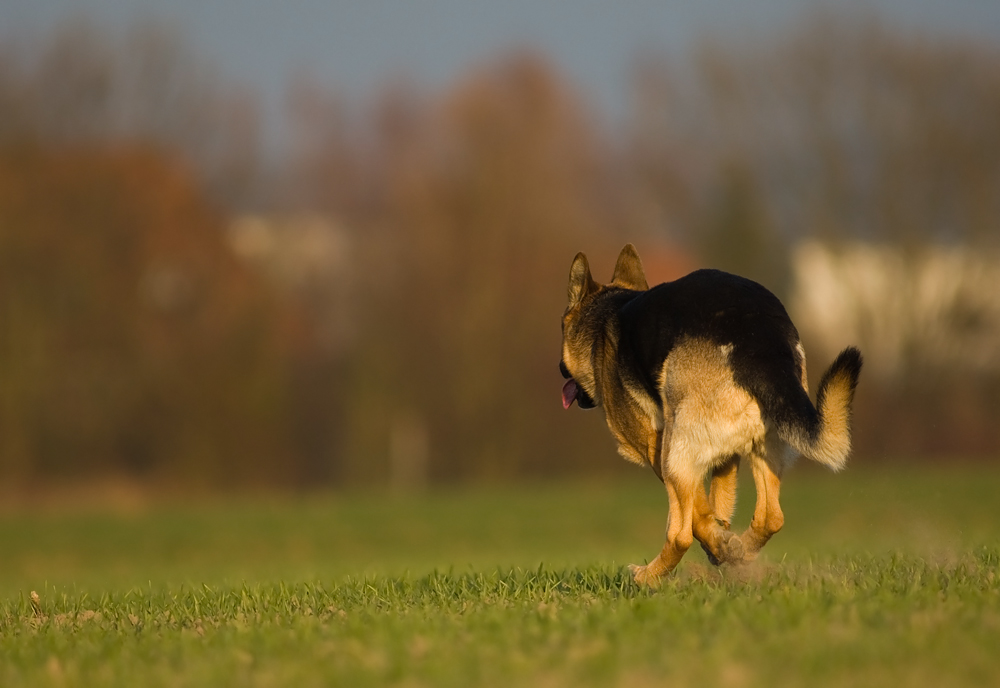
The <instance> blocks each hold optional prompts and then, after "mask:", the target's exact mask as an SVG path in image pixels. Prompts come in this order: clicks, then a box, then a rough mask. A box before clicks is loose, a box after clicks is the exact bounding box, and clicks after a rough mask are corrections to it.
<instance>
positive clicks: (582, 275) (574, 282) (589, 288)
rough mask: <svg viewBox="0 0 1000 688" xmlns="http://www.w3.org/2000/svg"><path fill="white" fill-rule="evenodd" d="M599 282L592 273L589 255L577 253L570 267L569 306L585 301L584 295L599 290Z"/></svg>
mask: <svg viewBox="0 0 1000 688" xmlns="http://www.w3.org/2000/svg"><path fill="white" fill-rule="evenodd" d="M597 289H598V286H597V282H595V281H594V278H593V277H591V275H590V263H588V262H587V256H585V255H583V254H582V253H577V254H576V258H574V259H573V266H572V267H571V268H570V269H569V290H568V294H569V307H570V308H572V307H573V306H575V305H577V304H578V303H580V302H581V301H583V299H584V297H586V296H587V295H588V294H592V293H593V292H595V291H597Z"/></svg>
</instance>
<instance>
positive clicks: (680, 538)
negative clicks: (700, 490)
mask: <svg viewBox="0 0 1000 688" xmlns="http://www.w3.org/2000/svg"><path fill="white" fill-rule="evenodd" d="M664 477H665V480H664V483H665V484H666V487H667V497H668V498H669V499H670V516H669V520H668V521H667V542H666V544H665V545H663V549H662V550H660V553H659V554H658V555H656V558H655V559H653V561H651V562H649V563H648V564H646V565H645V566H638V565H636V564H632V565H631V566H629V570H630V571H631V572H632V578H633V579H635V582H636V583H639V584H640V585H649V586H656V585H659V582H660V580H661V579H662V578H663V577H664V576H666V575H667V574H668V573H670V572H671V571H673V570H674V568H676V567H677V564H678V563H680V560H681V558H682V557H683V556H684V553H685V552H687V551H688V548H690V547H691V543H693V542H694V533H693V526H692V520H693V519H692V517H693V514H694V504H695V498H696V494H697V481H693V480H689V479H687V480H685V479H678V478H677V477H674V476H670V475H667V476H664Z"/></svg>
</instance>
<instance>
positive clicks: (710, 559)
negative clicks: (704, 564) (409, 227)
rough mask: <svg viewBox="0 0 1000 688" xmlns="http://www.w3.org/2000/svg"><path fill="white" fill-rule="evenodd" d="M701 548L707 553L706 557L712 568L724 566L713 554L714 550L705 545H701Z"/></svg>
mask: <svg viewBox="0 0 1000 688" xmlns="http://www.w3.org/2000/svg"><path fill="white" fill-rule="evenodd" d="M701 548H702V549H703V550H704V551H705V556H707V557H708V563H709V564H711V565H712V566H722V564H723V563H724V562H723V561H722V560H721V559H719V558H718V557H716V556H715V555H714V554H712V550H710V549H709V548H708V547H706V546H705V543H704V542H703V543H701Z"/></svg>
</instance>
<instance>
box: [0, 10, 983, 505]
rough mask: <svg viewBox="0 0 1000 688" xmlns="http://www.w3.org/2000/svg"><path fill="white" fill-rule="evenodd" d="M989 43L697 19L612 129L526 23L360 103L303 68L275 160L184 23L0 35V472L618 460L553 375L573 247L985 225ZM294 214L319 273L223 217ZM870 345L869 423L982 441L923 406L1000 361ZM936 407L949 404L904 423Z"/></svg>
mask: <svg viewBox="0 0 1000 688" xmlns="http://www.w3.org/2000/svg"><path fill="white" fill-rule="evenodd" d="M824 27H826V29H824ZM997 65H1000V58H998V57H997V54H996V52H995V51H991V50H990V49H987V48H984V47H976V46H972V47H970V46H965V45H963V44H958V43H955V42H947V41H944V42H941V43H934V42H927V41H919V40H915V39H913V40H911V39H907V38H905V37H900V36H897V35H894V34H892V33H891V32H888V31H886V30H885V29H884V28H882V27H881V26H879V25H878V24H877V23H874V24H873V23H864V22H862V23H854V24H852V23H850V22H848V23H846V24H836V23H834V24H829V25H826V24H822V23H820V24H819V25H817V24H815V23H814V24H812V25H806V26H805V27H803V28H801V29H799V30H797V31H796V32H792V33H791V34H789V36H787V37H786V39H785V40H782V41H778V42H776V43H775V44H774V45H768V46H761V45H753V46H749V47H746V48H743V49H735V48H722V47H720V46H719V45H712V44H708V43H705V44H703V45H702V47H701V48H699V50H698V51H696V53H695V54H693V55H692V56H691V60H690V61H689V62H688V63H686V64H685V67H684V68H678V67H677V66H676V64H674V63H672V62H671V61H669V60H661V59H659V58H656V57H655V56H646V58H644V59H643V60H640V61H639V62H637V68H636V72H635V74H636V80H635V94H636V97H635V104H634V107H633V110H632V112H631V113H630V122H631V123H630V125H629V127H628V128H627V129H625V131H619V132H618V133H617V135H615V136H611V135H609V134H608V132H607V130H606V129H605V128H603V127H602V125H601V122H599V121H597V120H596V119H595V118H594V114H593V111H592V110H590V109H589V108H588V107H587V105H586V103H585V102H584V101H583V99H582V98H581V97H580V96H579V95H578V94H577V93H575V92H574V91H573V89H572V88H571V87H570V86H569V85H568V84H567V83H566V82H565V81H564V80H563V79H561V78H560V76H559V74H558V73H557V71H556V70H554V69H553V68H552V66H551V65H550V64H549V63H548V62H547V61H546V60H545V59H544V58H542V57H540V56H538V55H535V54H531V53H519V54H514V55H509V56H506V57H503V58H500V59H497V60H495V61H492V62H490V63H487V64H484V65H481V66H479V67H477V68H474V69H472V70H471V71H469V72H468V73H467V74H466V75H465V76H464V77H463V78H462V79H460V80H458V82H457V83H455V84H453V85H451V87H449V88H448V89H446V90H444V91H443V92H441V93H438V94H436V95H430V94H428V93H425V92H420V91H416V90H414V89H413V88H412V87H411V86H409V85H408V84H407V83H405V82H399V83H397V84H396V85H395V86H392V87H390V88H387V89H385V90H384V91H383V92H381V93H380V94H379V95H378V96H377V97H375V98H373V99H371V100H369V101H365V102H347V101H344V100H343V99H340V98H338V97H337V95H336V91H335V90H333V89H330V88H328V87H325V86H322V85H320V82H312V81H309V80H308V79H301V80H299V81H298V82H297V83H296V84H295V86H294V87H293V88H292V89H291V92H290V96H289V103H290V112H291V113H292V114H291V117H290V119H289V122H290V124H289V127H290V131H291V132H292V134H291V136H290V138H291V139H292V140H293V141H294V144H293V145H292V146H291V147H290V149H289V150H288V151H286V153H287V155H286V157H285V158H284V159H283V160H282V161H281V162H280V163H272V164H271V165H270V166H266V165H262V164H261V163H260V160H261V156H260V155H259V150H258V145H257V143H258V142H257V135H256V129H255V117H254V116H253V108H252V107H251V106H250V105H249V103H250V102H251V100H250V99H248V96H247V95H246V92H245V91H243V90H241V89H239V88H236V87H233V86H232V85H231V84H229V83H227V82H226V81H225V80H223V79H221V78H220V77H218V76H216V75H213V72H212V70H211V69H206V68H205V66H204V65H203V64H200V63H198V61H197V59H196V58H195V57H192V52H191V51H189V50H188V49H186V47H185V46H184V44H183V42H182V41H179V39H178V38H177V37H176V36H172V35H171V34H169V33H164V32H163V31H161V30H158V29H156V28H155V27H144V28H141V29H138V30H136V31H133V32H132V33H130V34H128V35H126V36H123V37H119V38H117V39H115V40H110V39H109V38H108V36H106V35H104V34H102V33H101V32H100V31H97V30H95V29H93V28H88V27H86V26H84V27H80V26H76V27H70V28H68V29H66V30H64V31H62V32H61V33H59V34H57V35H55V36H53V37H52V38H51V41H50V43H49V44H47V45H46V46H42V47H41V48H40V49H39V50H37V51H36V52H35V53H34V54H19V53H17V51H13V50H9V51H0V479H2V480H3V481H4V483H5V485H7V486H8V488H10V489H17V488H18V487H19V486H25V485H32V484H39V483H46V482H50V481H64V482H74V481H84V480H90V479H94V478H100V477H103V476H127V477H129V478H131V479H135V480H139V481H145V482H148V483H150V484H157V485H168V486H174V487H178V488H184V489H188V488H192V487H195V488H206V489H215V488H228V487H248V486H253V487H262V486H266V487H272V486H279V487H292V486H294V487H314V486H323V485H358V484H361V485H391V486H393V487H397V488H400V489H412V488H415V487H419V486H421V485H424V484H427V483H429V482H454V481H469V480H473V481H491V480H511V479H515V478H520V477H524V476H548V475H580V474H591V475H593V474H603V473H606V472H608V471H614V470H625V469H623V468H622V467H621V464H620V462H617V461H616V459H615V457H614V451H613V447H612V444H611V441H610V440H609V439H608V438H607V436H606V435H607V433H606V432H605V431H604V429H603V427H602V422H601V419H600V418H599V414H584V413H578V412H573V413H566V412H564V411H563V410H562V408H561V405H560V403H559V388H560V385H561V378H560V377H559V375H558V368H557V364H558V360H559V342H560V332H559V324H558V323H559V316H560V314H561V313H562V311H563V308H564V307H565V304H564V300H565V289H566V278H567V271H568V268H569V263H570V261H571V259H572V257H573V255H574V254H575V253H576V252H577V251H579V250H585V251H587V252H588V255H590V256H591V257H592V263H593V265H594V267H595V276H596V277H597V278H598V279H601V278H604V279H607V278H608V277H609V276H610V271H611V261H612V260H613V257H614V256H615V255H616V254H617V251H618V249H619V248H620V247H621V245H622V244H623V243H625V242H626V241H632V242H634V243H636V244H637V246H638V247H639V251H640V254H641V255H642V257H643V260H644V262H645V264H646V268H647V275H648V277H649V279H650V281H651V282H653V283H655V282H659V281H663V280H667V279H673V278H675V277H677V276H679V275H680V274H683V273H684V272H686V271H688V270H690V269H693V268H694V267H698V266H699V265H700V264H711V265H713V266H716V267H722V268H724V269H729V270H733V271H737V272H740V273H742V274H745V275H748V276H750V277H753V278H755V279H757V280H759V281H761V282H762V283H763V284H765V286H768V287H770V288H771V289H773V290H774V291H776V292H777V293H778V294H779V295H781V296H782V297H788V296H789V290H790V289H791V281H790V280H791V277H790V276H791V274H792V270H791V268H790V263H789V259H790V255H791V254H792V251H791V249H792V247H793V246H794V245H795V244H796V243H797V242H799V241H800V240H801V239H803V238H816V239H820V240H822V241H825V242H827V243H830V244H832V245H836V243H837V242H838V241H841V240H843V239H844V238H850V239H852V240H855V241H868V242H881V243H883V244H886V243H890V242H891V243H893V244H894V245H901V246H904V247H907V250H910V251H911V252H912V251H914V250H915V248H914V247H915V246H918V245H926V244H930V243H935V242H936V243H949V242H950V243H951V244H954V245H958V244H964V245H969V246H975V247H977V249H976V250H978V251H981V252H982V254H983V255H986V256H988V255H992V254H991V252H995V251H996V250H997V239H996V238H997V237H998V236H1000V228H998V224H997V222H998V220H997V218H998V217H1000V208H998V206H997V203H998V199H1000V195H997V194H995V193H990V190H991V189H992V190H995V189H996V188H998V186H997V185H998V183H1000V138H998V136H1000V134H998V131H1000V130H998V129H997V128H996V126H995V122H996V121H1000V97H998V94H1000V80H998V78H997V76H996V75H997V74H1000V70H998V69H997ZM685 70H686V71H685ZM303 215H308V216H309V217H313V218H319V220H318V221H317V222H316V223H314V224H315V227H318V228H319V229H316V230H315V231H318V232H324V231H329V232H335V233H336V237H335V238H336V241H335V242H333V243H330V242H329V241H328V242H327V243H326V244H322V245H323V246H327V247H329V246H333V245H336V246H337V247H339V248H337V250H338V251H340V253H341V254H342V255H341V256H340V260H339V262H336V264H335V265H334V264H333V263H331V264H330V265H331V267H328V268H326V270H327V272H326V274H319V275H312V273H310V275H312V276H310V277H308V279H307V278H306V277H305V276H304V275H305V271H304V270H305V269H304V268H303V273H302V278H301V279H288V275H287V274H286V273H288V272H289V271H291V272H293V273H294V271H295V270H296V267H295V266H296V265H297V264H296V263H295V262H294V260H290V259H289V260H290V262H289V260H285V259H283V260H285V263H282V266H281V270H276V269H275V266H274V265H269V264H268V263H267V261H268V258H267V255H265V254H264V253H261V254H260V255H258V256H257V258H255V260H247V259H246V256H245V255H241V254H240V251H239V250H236V249H235V248H234V243H233V233H232V229H233V226H234V218H236V217H239V216H251V218H256V219H254V220H253V222H257V223H258V224H259V225H260V226H264V225H265V224H266V222H267V220H268V218H282V217H285V218H289V217H291V218H294V217H296V216H303ZM274 224H275V227H279V228H278V229H275V230H274V232H273V233H272V234H271V235H268V236H269V237H270V238H269V239H268V241H269V242H271V243H272V244H276V245H280V244H281V242H286V243H288V242H290V241H291V238H290V237H291V235H290V234H289V233H288V232H285V231H283V230H281V229H280V224H281V223H280V222H276V223H274ZM254 226H256V225H254ZM324 228H326V229H324ZM310 231H313V230H310ZM331 237H332V235H330V236H328V237H327V239H329V240H330V241H332V238H331ZM321 243H322V242H321ZM310 245H311V244H309V243H308V242H306V243H305V244H303V246H306V249H304V250H306V251H307V252H308V247H309V246H310ZM319 245H320V244H317V246H319ZM296 250H297V251H299V249H296ZM299 253H301V251H299ZM294 255H299V254H298V253H295V252H294V251H291V252H288V256H294ZM314 263H315V261H314ZM315 264H316V265H319V264H320V263H315ZM314 268H315V265H314V266H313V268H310V269H314ZM279 272H280V273H281V274H282V275H284V277H283V278H281V279H277V278H276V275H277V274H278V273H279ZM848 343H859V344H861V345H862V347H864V342H848ZM813 367H814V369H816V370H819V369H821V368H822V367H823V365H822V363H821V362H818V363H817V364H816V365H814V366H813ZM866 372H867V371H866ZM871 372H872V375H871V376H870V377H869V378H868V379H865V380H864V381H863V383H862V387H861V388H860V390H859V398H858V418H857V422H858V425H859V431H858V433H857V435H856V437H857V438H858V440H859V442H858V449H859V451H860V452H862V453H863V452H864V451H865V450H866V448H867V449H868V450H869V451H873V452H876V453H879V454H888V453H890V450H891V447H887V446H886V443H885V442H884V441H882V440H880V439H879V438H885V437H904V436H905V437H908V438H915V437H919V438H922V439H919V441H917V440H913V443H911V444H907V445H906V449H905V451H907V452H909V453H913V454H920V453H938V454H940V453H947V452H948V448H949V447H955V446H961V447H966V446H968V447H973V448H974V449H975V451H976V452H982V453H989V452H992V451H996V450H998V449H1000V434H998V433H997V431H996V428H995V427H992V426H990V425H989V422H988V418H989V417H990V416H989V414H988V413H976V414H957V415H956V414H955V413H951V414H945V413H937V412H936V411H934V410H933V409H934V408H940V406H941V404H943V403H945V402H944V401H942V400H951V401H948V402H947V406H948V407H949V408H952V409H955V408H970V406H969V405H970V404H971V405H973V406H975V407H976V408H979V409H981V408H996V404H997V401H996V400H997V398H998V397H997V395H996V390H997V389H1000V383H998V379H1000V372H998V371H987V370H983V369H979V368H977V369H973V368H969V370H964V371H961V375H955V371H954V370H949V371H943V370H937V369H932V368H926V367H925V369H920V370H916V369H915V368H913V369H908V370H907V375H906V376H903V377H896V378H893V377H892V376H890V375H881V376H880V375H879V374H878V373H877V371H871ZM952 378H954V379H956V380H959V382H958V383H955V384H951V382H949V380H951V379H952ZM971 381H975V384H972V382H971ZM866 386H868V387H866ZM968 390H975V394H971V393H969V392H968ZM970 394H971V396H970ZM866 395H868V396H866ZM893 400H895V401H893ZM900 400H905V401H906V404H902V403H899V402H900ZM907 404H909V405H911V406H912V407H913V408H912V409H911V408H910V406H907ZM934 404H937V406H934ZM962 404H965V405H966V406H965V407H963V406H962ZM890 407H891V409H894V410H893V411H892V412H891V413H890V412H889V410H890ZM918 407H919V408H918ZM900 409H904V410H906V409H910V410H906V411H905V413H904V412H903V411H900ZM928 409H931V410H928ZM927 418H951V420H949V421H948V422H947V423H946V424H945V426H942V427H941V428H940V429H936V430H934V432H930V431H927V432H926V433H924V434H920V433H914V432H910V431H908V430H907V429H906V428H913V427H916V425H920V426H922V427H925V429H926V427H930V425H928V423H927V422H926V419H927ZM970 418H974V419H976V418H977V419H980V420H977V421H975V423H973V424H972V425H970V423H971V422H972V421H970V420H969V419H970ZM982 419H987V420H986V421H983V420H982ZM880 423H882V424H885V423H888V424H889V425H891V427H892V428H893V429H894V430H893V433H895V434H893V433H887V432H882V431H881V430H880V429H879V428H880V427H888V426H886V425H880ZM973 426H974V427H973ZM956 433H965V434H966V435H968V436H974V437H975V438H976V442H975V443H974V444H967V445H962V444H961V443H957V444H956V442H955V441H954V437H955V435H956Z"/></svg>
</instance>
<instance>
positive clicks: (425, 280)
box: [306, 55, 618, 485]
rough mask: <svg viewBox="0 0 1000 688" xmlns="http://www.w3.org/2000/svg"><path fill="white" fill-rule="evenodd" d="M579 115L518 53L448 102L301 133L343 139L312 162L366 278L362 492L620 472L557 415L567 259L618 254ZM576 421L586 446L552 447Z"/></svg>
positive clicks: (358, 426) (587, 433) (360, 366)
mask: <svg viewBox="0 0 1000 688" xmlns="http://www.w3.org/2000/svg"><path fill="white" fill-rule="evenodd" d="M319 100H321V99H316V98H314V99H313V102H318V101H319ZM327 102H330V101H327ZM314 111H315V110H314ZM581 112H582V110H581V108H580V106H579V105H578V103H577V102H576V100H575V99H574V98H573V97H572V96H571V95H570V94H569V93H568V92H567V91H566V90H565V88H564V87H563V86H562V85H561V84H560V83H559V81H558V80H557V78H556V77H555V76H554V75H553V73H552V72H551V71H550V70H549V68H548V67H547V65H546V64H545V63H544V62H543V61H541V60H540V59H538V58H536V57H534V56H530V55H521V56H517V57H514V58H512V59H510V60H508V61H505V62H503V63H501V64H499V65H498V66H494V67H492V68H488V69H485V70H482V71H479V72H477V73H474V74H473V75H471V76H470V77H469V78H468V79H466V80H465V81H464V82H463V83H461V84H459V85H458V86H457V87H456V88H454V89H453V90H452V91H451V92H450V93H449V94H448V95H447V96H446V97H445V98H444V100H443V102H442V103H441V104H440V105H437V104H426V103H423V102H421V101H420V100H419V99H417V98H416V97H415V96H414V95H413V94H412V93H411V92H409V91H408V90H407V89H406V88H405V87H402V86H400V87H396V88H393V89H390V90H389V91H388V92H387V93H386V95H385V96H384V97H383V98H382V100H381V101H380V102H379V103H378V105H377V106H376V108H375V112H374V114H373V115H372V116H371V117H370V118H369V119H370V120H371V121H372V122H373V123H374V126H373V127H372V129H371V130H368V131H365V132H364V133H362V134H356V135H354V136H350V135H346V134H345V133H344V132H345V129H344V128H345V127H347V126H349V125H348V124H346V123H347V122H348V121H349V118H345V117H344V115H343V111H340V110H337V109H336V108H334V109H333V110H332V111H331V117H330V118H329V119H328V120H326V126H327V127H330V128H331V129H334V131H331V132H329V133H327V134H317V133H315V132H314V131H307V132H306V133H307V134H308V136H309V138H308V139H307V140H311V141H316V140H327V141H329V142H331V143H330V145H329V146H328V147H327V148H326V149H324V150H323V151H322V153H321V154H320V155H319V156H318V159H317V157H311V158H310V159H309V160H307V161H306V162H307V163H308V165H309V166H310V169H313V170H327V171H328V172H327V174H325V175H323V176H320V177H318V178H316V179H317V180H318V181H320V182H321V185H320V186H319V187H317V189H316V194H317V197H319V198H325V199H327V207H332V208H333V209H334V211H335V212H338V213H340V214H342V215H343V216H346V217H349V218H351V222H352V223H353V224H354V226H355V236H356V242H357V244H358V246H359V248H358V251H359V256H360V258H359V263H360V264H361V265H363V266H364V267H363V268H361V269H360V270H359V271H358V272H359V274H360V275H361V276H362V281H361V283H360V284H359V285H358V287H357V292H356V293H357V297H358V300H359V302H360V304H359V308H358V314H359V319H360V337H359V341H358V346H357V350H356V351H355V352H354V355H353V356H352V357H351V369H352V372H353V378H354V384H353V385H352V386H351V388H350V399H351V403H350V410H349V413H350V414H351V422H350V424H349V426H350V427H351V428H352V436H351V446H352V450H351V451H349V452H348V456H349V457H354V459H353V464H352V467H351V468H350V469H349V470H350V473H351V475H352V476H353V479H356V480H368V481H378V482H385V480H386V479H385V477H383V474H384V473H385V472H386V471H387V470H390V469H391V467H393V466H395V467H396V468H395V469H393V470H398V471H400V472H401V475H409V476H410V479H412V480H413V481H414V482H415V483H421V482H423V480H424V479H426V477H428V476H424V477H423V478H421V477H419V476H416V475H412V473H413V471H414V470H416V469H421V470H426V471H427V472H428V474H429V477H430V478H431V479H434V480H446V481H451V480H460V479H470V478H472V479H481V480H484V479H494V478H512V477H514V476H517V475H523V474H531V473H545V472H553V471H565V470H569V469H571V468H572V467H579V466H580V465H581V464H583V465H593V464H592V463H591V462H592V461H594V460H595V459H596V460H597V461H600V462H602V464H603V465H611V464H613V461H611V460H610V457H611V455H612V452H611V451H610V450H609V451H608V452H605V453H601V452H594V451H593V450H592V447H593V445H594V440H595V438H596V437H598V435H596V434H595V431H596V432H600V427H599V424H594V423H592V422H591V423H585V422H583V423H580V424H579V425H575V424H574V423H575V421H576V420H577V419H576V418H569V417H568V416H565V415H563V413H564V412H563V411H562V409H561V407H560V405H559V404H558V388H559V386H560V378H559V377H558V374H557V372H556V370H557V368H556V364H557V362H558V358H559V329H558V317H559V315H560V314H561V312H562V310H563V308H564V307H565V304H564V299H565V289H566V278H567V270H568V265H569V262H570V260H571V258H572V256H573V255H574V253H575V252H576V251H578V250H580V249H582V248H590V249H591V250H592V251H597V252H598V253H603V252H607V253H610V252H611V251H612V250H615V249H617V248H618V247H615V249H611V248H609V247H608V243H607V242H608V238H607V237H608V235H609V234H610V232H609V231H608V229H609V227H610V226H611V224H612V222H611V220H612V215H613V210H612V204H610V203H609V202H608V201H607V196H608V194H607V192H606V191H605V189H606V186H607V185H606V179H604V178H603V177H602V175H604V174H606V168H605V166H604V165H605V162H604V161H603V160H602V157H601V156H602V151H601V147H600V145H599V144H598V142H597V140H596V137H595V136H594V134H593V132H592V131H591V129H590V127H589V125H588V123H587V122H586V121H585V120H584V118H583V117H582V116H581ZM338 127H339V128H340V130H339V132H338V131H336V129H337V128H338ZM346 141H360V142H361V144H358V145H356V146H355V147H354V148H353V149H352V148H351V147H350V146H345V142H346ZM365 146H368V148H367V149H365V148H364V147H365ZM311 150H312V151H313V155H314V156H315V153H316V151H317V149H316V148H315V147H313V148H312V149H311ZM357 161H363V162H362V163H361V164H359V163H358V162H357ZM345 169H350V170H353V173H352V175H346V176H353V177H354V181H353V182H352V184H353V185H354V186H353V187H352V188H355V189H356V190H357V193H358V196H355V198H354V201H353V202H352V201H351V200H350V199H345V198H344V197H343V195H342V194H343V190H344V187H343V186H342V185H341V180H343V179H344V177H345V174H344V170H345ZM359 180H362V182H363V183H359ZM364 180H367V182H364ZM321 202H322V201H321ZM586 420H591V421H592V420H593V419H586ZM565 423H571V424H574V425H573V427H574V430H575V431H576V432H578V433H579V434H577V435H575V436H574V435H572V434H571V433H570V434H566V433H563V434H562V437H561V438H560V437H559V436H557V432H556V431H555V430H554V429H553V428H554V427H557V426H558V425H560V424H565ZM567 437H571V439H570V440H569V441H567V439H566V438H567ZM597 442H598V446H602V444H607V443H606V442H604V443H602V442H601V440H597ZM607 446H609V447H610V445H607ZM376 457H380V458H378V460H374V459H375V458H376ZM407 457H410V458H407ZM415 467H416V468H415ZM421 467H422V468H421ZM388 480H389V482H392V483H394V484H397V485H398V484H399V482H400V477H399V476H392V475H390V476H389V477H388Z"/></svg>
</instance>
